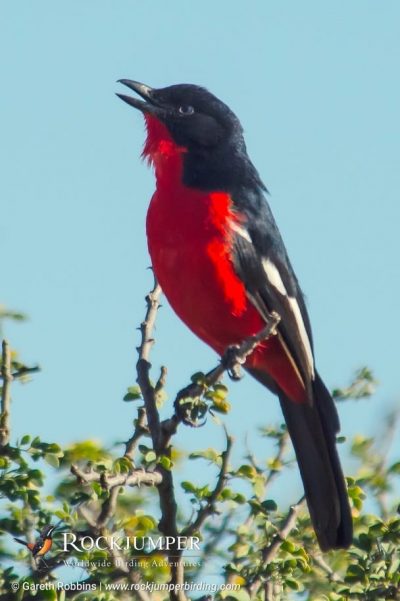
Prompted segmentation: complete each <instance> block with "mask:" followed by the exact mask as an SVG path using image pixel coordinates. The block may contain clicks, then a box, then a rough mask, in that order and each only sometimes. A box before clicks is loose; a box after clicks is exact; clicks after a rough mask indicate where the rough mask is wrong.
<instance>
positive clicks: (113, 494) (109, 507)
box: [96, 486, 120, 530]
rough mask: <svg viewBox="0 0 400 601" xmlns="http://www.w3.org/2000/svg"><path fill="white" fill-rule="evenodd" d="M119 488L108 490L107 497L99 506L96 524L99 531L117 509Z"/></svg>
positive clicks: (114, 487)
mask: <svg viewBox="0 0 400 601" xmlns="http://www.w3.org/2000/svg"><path fill="white" fill-rule="evenodd" d="M119 490H120V486H113V487H112V488H110V490H109V493H108V497H107V498H106V499H105V501H104V503H103V504H102V506H101V511H100V513H99V515H98V516H97V520H96V524H97V528H98V529H99V530H101V529H102V528H104V526H105V525H106V524H107V522H108V520H109V519H110V518H112V516H113V515H114V513H115V510H116V508H117V500H118V495H119Z"/></svg>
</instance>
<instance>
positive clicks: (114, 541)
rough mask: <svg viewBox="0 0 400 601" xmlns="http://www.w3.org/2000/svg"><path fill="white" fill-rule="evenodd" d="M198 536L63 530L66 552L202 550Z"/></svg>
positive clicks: (64, 549)
mask: <svg viewBox="0 0 400 601" xmlns="http://www.w3.org/2000/svg"><path fill="white" fill-rule="evenodd" d="M199 542H200V538H199V537H198V536H190V537H187V536H159V537H157V538H152V537H151V536H142V537H140V538H137V537H136V536H133V537H129V536H97V537H96V538H93V537H92V536H83V537H80V538H79V539H78V537H77V536H76V535H75V534H74V533H73V532H63V547H62V550H63V551H65V552H71V551H72V550H75V551H93V550H94V549H98V550H99V551H108V550H109V549H111V550H112V549H117V550H119V551H123V550H129V549H134V550H135V551H145V552H149V551H171V550H174V551H185V550H186V551H193V550H194V549H195V550H196V551H200V546H199Z"/></svg>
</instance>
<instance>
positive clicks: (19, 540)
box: [14, 536, 29, 547]
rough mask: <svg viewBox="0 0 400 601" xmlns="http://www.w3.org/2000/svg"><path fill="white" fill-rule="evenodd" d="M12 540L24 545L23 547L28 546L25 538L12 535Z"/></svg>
mask: <svg viewBox="0 0 400 601" xmlns="http://www.w3.org/2000/svg"><path fill="white" fill-rule="evenodd" d="M14 540H15V541H17V543H19V544H20V545H25V547H28V545H29V543H27V542H26V540H22V539H21V538H16V537H15V536H14Z"/></svg>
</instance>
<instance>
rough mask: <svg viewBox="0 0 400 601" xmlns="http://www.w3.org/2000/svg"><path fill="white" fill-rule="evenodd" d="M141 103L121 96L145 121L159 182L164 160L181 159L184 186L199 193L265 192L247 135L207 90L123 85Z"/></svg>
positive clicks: (125, 82) (150, 156) (149, 153)
mask: <svg viewBox="0 0 400 601" xmlns="http://www.w3.org/2000/svg"><path fill="white" fill-rule="evenodd" d="M119 83H122V84H123V85H125V86H127V87H128V88H129V89H130V90H133V91H134V92H135V93H136V94H137V95H138V96H139V97H140V98H138V97H132V96H127V95H125V94H117V95H118V96H119V97H120V98H121V100H123V101H124V102H126V103H127V104H129V105H130V106H133V107H134V108H136V109H139V110H140V111H141V112H142V113H143V115H144V118H145V121H146V126H147V140H146V143H145V146H144V150H143V155H144V156H145V157H147V158H148V159H149V160H150V161H152V162H154V164H155V167H156V173H157V176H160V174H161V173H164V174H165V173H167V172H170V171H171V165H169V166H168V169H164V168H163V167H164V166H165V159H167V160H168V158H169V157H171V156H173V157H176V156H177V155H179V156H180V157H181V158H182V159H183V160H182V165H183V174H182V179H183V182H184V183H185V184H186V185H188V186H192V187H197V188H200V189H220V190H230V189H232V188H233V187H234V186H235V185H236V184H237V182H238V181H240V182H241V183H250V184H251V183H253V184H255V185H258V186H261V187H263V184H262V182H261V180H260V179H259V176H258V173H257V171H256V170H255V168H254V167H253V165H252V164H251V162H250V160H249V159H248V156H247V152H246V146H245V143H244V139H243V129H242V126H241V124H240V121H239V119H238V118H237V117H236V115H235V113H234V112H233V111H232V110H231V109H230V108H229V107H228V106H227V105H226V104H225V103H224V102H222V101H221V100H219V98H217V97H216V96H214V95H213V94H211V92H209V91H208V90H206V89H205V88H202V87H200V86H196V85H192V84H178V85H173V86H168V87H166V88H157V89H156V88H151V87H150V86H148V85H146V84H143V83H139V82H137V81H132V80H130V79H121V80H120V81H119Z"/></svg>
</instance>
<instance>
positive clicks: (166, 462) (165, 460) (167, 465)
mask: <svg viewBox="0 0 400 601" xmlns="http://www.w3.org/2000/svg"><path fill="white" fill-rule="evenodd" d="M158 463H159V464H160V465H162V467H163V468H164V469H166V470H170V469H171V467H172V465H173V463H172V461H171V459H170V458H169V457H167V456H166V455H161V457H159V458H158Z"/></svg>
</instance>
